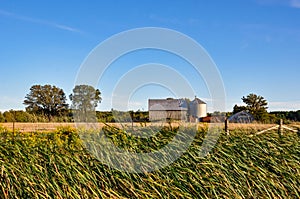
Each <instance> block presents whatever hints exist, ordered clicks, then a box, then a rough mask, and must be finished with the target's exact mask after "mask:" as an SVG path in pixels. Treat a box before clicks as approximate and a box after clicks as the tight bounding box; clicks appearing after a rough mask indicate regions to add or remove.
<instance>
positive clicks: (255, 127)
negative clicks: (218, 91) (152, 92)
mask: <svg viewBox="0 0 300 199" xmlns="http://www.w3.org/2000/svg"><path fill="white" fill-rule="evenodd" d="M107 124H108V125H111V126H116V127H121V125H123V126H126V127H131V125H132V124H131V123H122V124H119V123H107ZM145 125H146V126H151V125H155V126H158V125H169V124H167V123H164V124H161V123H136V122H135V123H133V126H135V127H141V126H145ZM171 125H172V126H174V127H176V126H178V125H184V126H189V125H191V124H190V123H180V124H179V123H172V124H171ZM207 125H209V124H208V123H198V127H206V126H207ZM0 126H3V127H6V128H7V129H9V130H12V129H13V123H0ZM61 126H70V127H74V128H75V127H76V126H75V123H15V130H16V131H20V132H36V131H39V132H44V131H53V130H55V129H56V128H58V127H61ZM97 126H98V127H99V128H100V127H103V126H105V124H104V123H97ZM211 126H223V124H215V123H211ZM272 126H275V124H257V123H253V124H237V123H229V126H228V127H229V130H235V129H243V130H249V131H252V132H255V131H261V130H264V129H267V128H270V127H272ZM289 126H291V127H296V128H300V123H299V122H298V123H292V124H289Z"/></svg>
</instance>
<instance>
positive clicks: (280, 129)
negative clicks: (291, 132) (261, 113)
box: [278, 119, 283, 136]
mask: <svg viewBox="0 0 300 199" xmlns="http://www.w3.org/2000/svg"><path fill="white" fill-rule="evenodd" d="M282 125H283V120H282V119H280V121H279V127H278V134H279V136H282V132H283V129H282Z"/></svg>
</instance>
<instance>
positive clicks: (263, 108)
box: [242, 93, 268, 121]
mask: <svg viewBox="0 0 300 199" xmlns="http://www.w3.org/2000/svg"><path fill="white" fill-rule="evenodd" d="M242 100H243V102H244V103H245V104H246V110H248V111H249V112H250V113H251V114H252V115H253V116H254V118H255V119H256V120H257V121H265V120H267V119H268V113H267V109H268V107H267V105H268V102H267V100H265V99H264V97H262V96H260V95H256V94H253V93H251V94H249V95H247V96H246V97H245V96H243V97H242Z"/></svg>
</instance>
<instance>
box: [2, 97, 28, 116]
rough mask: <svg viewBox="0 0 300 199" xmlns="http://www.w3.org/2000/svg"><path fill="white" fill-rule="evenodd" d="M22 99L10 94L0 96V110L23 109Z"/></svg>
mask: <svg viewBox="0 0 300 199" xmlns="http://www.w3.org/2000/svg"><path fill="white" fill-rule="evenodd" d="M22 103H23V99H21V98H15V97H11V96H0V112H4V111H8V110H10V109H15V110H24V106H23V104H22Z"/></svg>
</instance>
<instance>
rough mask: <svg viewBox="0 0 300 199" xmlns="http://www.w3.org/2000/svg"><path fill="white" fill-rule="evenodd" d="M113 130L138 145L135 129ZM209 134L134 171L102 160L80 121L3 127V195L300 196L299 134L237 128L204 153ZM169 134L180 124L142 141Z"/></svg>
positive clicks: (155, 143)
mask: <svg viewBox="0 0 300 199" xmlns="http://www.w3.org/2000/svg"><path fill="white" fill-rule="evenodd" d="M107 131H108V136H110V137H111V138H112V141H113V142H115V143H116V144H118V143H119V144H118V145H119V146H125V148H128V147H129V148H130V146H129V145H130V144H132V139H131V136H128V135H125V133H124V132H122V131H118V130H113V129H108V130H107ZM205 134H206V130H205V129H199V131H198V133H197V136H196V139H195V140H194V142H193V143H192V145H191V147H190V148H189V150H188V151H187V152H186V153H185V154H184V155H183V156H181V158H179V159H178V160H176V161H175V162H174V163H172V164H171V165H169V166H168V167H166V168H164V169H161V170H159V171H155V172H151V173H142V174H131V173H126V172H121V171H118V170H115V169H111V168H109V167H108V166H105V165H103V164H101V163H100V162H99V161H98V160H97V159H95V158H94V157H93V156H91V155H90V154H89V153H88V151H86V150H85V149H84V148H83V147H82V144H81V140H80V139H79V138H78V134H77V133H76V132H75V130H74V129H72V128H68V127H64V128H60V129H57V130H56V131H53V132H47V133H46V132H43V133H37V132H36V133H35V132H32V133H15V134H13V133H11V132H8V131H7V130H6V129H4V128H1V127H0V198H218V197H219V198H300V189H299V188H300V187H299V185H300V137H299V135H297V134H296V133H288V134H285V135H284V136H283V137H279V136H278V134H277V133H276V132H271V133H266V134H263V135H259V136H254V137H249V136H248V134H249V133H248V132H246V131H244V132H243V131H242V130H236V131H234V132H232V133H231V135H229V136H226V135H225V134H222V135H221V136H220V138H219V140H218V143H217V144H216V146H215V147H214V149H213V150H212V151H211V152H210V153H209V155H208V156H207V157H205V158H199V156H198V153H199V149H200V146H201V143H202V142H203V138H204V136H205ZM168 135H171V136H173V135H174V130H172V131H171V129H168V128H165V129H162V130H161V131H160V132H158V135H157V136H158V137H159V139H150V140H149V139H148V140H147V139H144V140H142V141H138V140H134V143H138V142H139V146H137V147H142V145H143V144H144V145H147V147H144V148H143V149H141V151H140V152H142V151H148V150H150V149H149V147H154V148H157V147H158V148H159V146H163V145H164V144H165V143H166V141H167V140H170V137H168ZM149 142H153V143H152V144H149ZM120 143H122V144H120ZM134 146H136V145H134ZM135 151H137V150H136V149H135Z"/></svg>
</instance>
